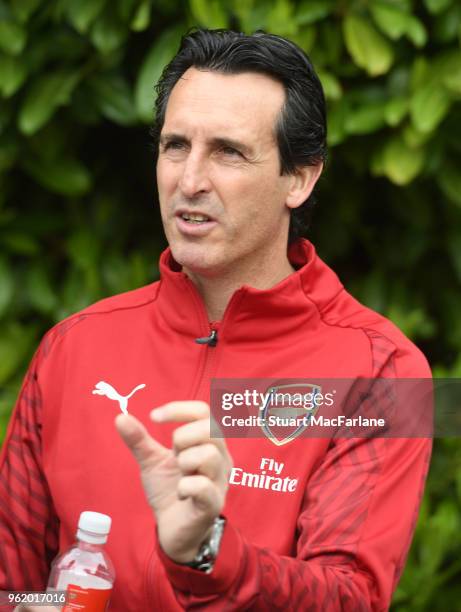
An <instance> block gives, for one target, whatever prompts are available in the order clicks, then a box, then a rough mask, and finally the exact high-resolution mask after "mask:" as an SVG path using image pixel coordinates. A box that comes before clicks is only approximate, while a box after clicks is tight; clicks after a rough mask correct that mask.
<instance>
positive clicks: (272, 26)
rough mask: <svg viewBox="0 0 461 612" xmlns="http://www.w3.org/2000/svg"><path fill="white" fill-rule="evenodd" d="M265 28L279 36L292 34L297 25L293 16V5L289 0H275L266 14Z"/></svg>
mask: <svg viewBox="0 0 461 612" xmlns="http://www.w3.org/2000/svg"><path fill="white" fill-rule="evenodd" d="M266 30H267V31H269V32H272V33H273V34H278V35H279V36H294V35H295V34H296V33H297V31H298V26H297V23H296V21H295V20H294V18H293V5H292V3H291V2H290V0H276V1H275V3H273V4H272V5H271V6H270V8H269V10H268V11H267V15H266Z"/></svg>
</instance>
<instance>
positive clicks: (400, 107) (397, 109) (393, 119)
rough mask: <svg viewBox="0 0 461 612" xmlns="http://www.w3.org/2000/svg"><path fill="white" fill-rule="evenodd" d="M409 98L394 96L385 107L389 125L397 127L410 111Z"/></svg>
mask: <svg viewBox="0 0 461 612" xmlns="http://www.w3.org/2000/svg"><path fill="white" fill-rule="evenodd" d="M408 108H409V104H408V99H407V98H403V97H397V98H392V99H391V100H389V102H388V103H387V104H386V107H385V109H384V118H385V120H386V122H387V123H388V125H391V126H392V127H395V126H396V125H398V124H399V123H400V122H401V121H402V119H403V118H404V117H405V115H406V114H407V112H408Z"/></svg>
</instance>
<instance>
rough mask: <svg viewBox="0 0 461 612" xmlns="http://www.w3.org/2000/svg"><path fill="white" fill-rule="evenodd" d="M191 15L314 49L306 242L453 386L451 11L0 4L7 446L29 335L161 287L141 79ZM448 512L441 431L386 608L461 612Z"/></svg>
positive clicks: (1, 367)
mask: <svg viewBox="0 0 461 612" xmlns="http://www.w3.org/2000/svg"><path fill="white" fill-rule="evenodd" d="M197 24H200V25H204V26H207V27H211V28H214V27H229V26H230V27H233V28H239V29H242V30H244V31H247V32H251V31H254V30H255V29H257V28H263V29H266V30H268V31H270V32H273V33H277V34H281V35H283V36H287V37H289V38H291V39H292V40H294V41H296V42H297V43H298V44H299V45H300V46H301V47H303V48H304V49H305V50H306V51H307V52H308V53H309V54H310V56H311V58H312V60H313V62H314V65H315V66H316V67H317V69H318V71H319V74H320V77H321V79H322V82H323V85H324V88H325V92H326V96H327V100H328V108H329V139H328V140H329V145H330V157H329V162H328V166H327V169H326V171H325V173H324V176H323V178H322V179H321V181H320V185H319V189H318V200H319V204H318V205H317V210H316V213H315V215H314V223H313V226H312V229H311V231H310V235H309V237H310V238H311V239H312V240H313V241H314V242H315V244H316V245H317V248H318V251H319V252H320V254H321V256H322V257H323V258H324V259H326V260H327V262H328V263H329V264H330V265H331V266H332V267H333V268H334V269H335V270H336V271H337V272H338V273H339V274H340V277H341V278H342V280H343V282H344V283H345V285H346V287H348V289H349V290H350V291H351V292H352V293H353V294H354V295H355V296H356V297H357V298H358V299H360V300H361V301H363V302H364V303H366V304H367V305H369V306H370V307H372V308H374V309H376V310H378V311H380V312H382V313H383V314H384V315H386V316H388V317H390V318H391V319H392V320H393V321H394V322H395V323H396V324H397V325H398V326H399V327H401V328H402V329H403V331H404V332H405V333H406V334H407V335H408V336H410V337H411V338H412V339H413V340H414V342H416V343H417V344H418V345H419V346H420V347H421V348H422V349H423V351H424V352H425V353H426V355H427V356H428V358H429V360H430V362H431V365H432V367H433V370H434V373H435V374H436V375H438V376H448V377H461V316H460V310H461V309H460V306H461V303H460V295H461V293H460V288H461V287H460V285H461V175H460V172H459V167H460V162H461V104H460V99H461V52H460V41H461V4H460V3H459V2H458V1H457V0H424V1H421V2H417V1H412V0H369V1H366V0H300V1H295V0H233V1H232V0H229V1H226V0H189V2H170V1H169V0H11V2H7V1H5V0H0V96H1V97H0V180H1V186H0V244H1V251H0V324H1V334H0V440H1V439H3V436H4V432H5V428H6V425H7V422H8V418H9V414H10V411H11V408H12V405H13V404H14V400H15V397H16V394H17V391H18V387H19V385H20V382H21V379H22V376H23V374H24V372H25V368H26V367H27V363H28V361H29V359H30V357H31V355H32V353H33V351H34V349H35V347H36V346H37V343H38V341H39V339H40V336H41V335H42V334H43V333H44V332H45V331H46V330H47V329H48V328H49V327H50V326H51V325H53V324H54V323H55V322H56V321H58V320H60V319H62V318H63V317H65V316H66V315H68V314H70V313H72V312H75V311H76V310H78V309H80V308H82V307H84V306H86V305H87V304H89V303H91V302H94V301H95V300H97V299H99V298H101V297H104V296H107V295H110V294H114V293H118V292H121V291H125V290H129V289H131V288H134V287H137V286H140V285H142V284H146V283H148V282H151V281H152V280H153V279H155V278H156V275H157V268H156V262H157V257H158V254H159V253H160V251H161V250H162V249H163V247H164V245H165V242H164V237H163V234H162V231H161V227H160V217H159V214H158V212H157V207H156V195H155V174H154V167H153V163H152V149H151V144H150V139H149V133H148V126H149V124H150V123H151V121H152V108H153V99H154V90H153V85H154V83H155V82H156V80H157V78H158V77H159V75H160V72H161V69H162V68H163V66H164V65H165V63H166V62H167V61H168V60H169V59H170V57H171V56H172V55H173V54H174V52H175V50H176V48H177V45H178V42H179V37H180V35H181V33H183V32H185V31H186V30H187V28H188V27H190V26H193V25H197ZM460 507H461V445H460V441H459V440H457V439H454V438H453V439H448V438H447V439H443V440H437V441H436V443H435V449H434V456H433V463H432V466H431V472H430V477H429V481H428V486H427V491H426V495H425V498H424V503H423V508H422V512H421V515H420V520H419V523H418V528H417V533H416V537H415V540H414V543H413V546H412V549H411V553H410V558H409V562H408V564H407V567H406V570H405V574H404V577H403V579H402V581H401V583H400V586H399V588H398V591H397V593H396V595H395V597H394V604H393V607H394V609H395V610H399V611H403V610H444V611H446V610H449V611H451V610H457V609H458V610H460V609H461V604H460V603H459V602H461V579H460V578H461V535H460V534H461V512H460V509H461V508H460Z"/></svg>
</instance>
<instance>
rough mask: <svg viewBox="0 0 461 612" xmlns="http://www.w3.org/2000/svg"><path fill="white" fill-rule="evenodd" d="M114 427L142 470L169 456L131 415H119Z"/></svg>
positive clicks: (166, 450)
mask: <svg viewBox="0 0 461 612" xmlns="http://www.w3.org/2000/svg"><path fill="white" fill-rule="evenodd" d="M115 427H116V428H117V431H118V433H119V434H120V436H121V437H122V440H123V441H124V442H125V444H126V445H127V446H128V448H129V449H130V451H131V452H132V453H133V455H134V458H135V459H136V461H137V462H138V463H139V466H140V467H141V469H142V468H144V467H147V466H152V465H155V464H156V463H158V462H159V461H161V460H162V459H164V458H165V456H166V455H168V454H169V451H168V449H167V448H165V447H164V446H162V444H160V443H159V442H157V441H156V440H154V438H152V437H151V436H150V435H149V434H148V432H147V429H146V428H145V427H144V425H143V424H142V423H140V422H139V421H138V419H136V418H135V417H134V416H133V415H131V414H119V415H117V417H116V418H115Z"/></svg>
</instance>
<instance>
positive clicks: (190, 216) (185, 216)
mask: <svg viewBox="0 0 461 612" xmlns="http://www.w3.org/2000/svg"><path fill="white" fill-rule="evenodd" d="M176 216H177V217H179V218H180V219H182V220H183V221H185V222H186V223H189V224H190V225H202V224H204V223H209V222H210V221H214V219H212V218H211V217H209V216H208V215H205V214H203V213H199V212H185V211H179V212H178V213H177V214H176Z"/></svg>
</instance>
